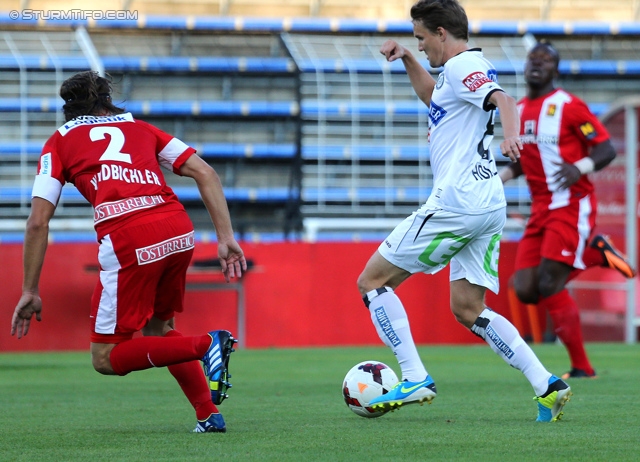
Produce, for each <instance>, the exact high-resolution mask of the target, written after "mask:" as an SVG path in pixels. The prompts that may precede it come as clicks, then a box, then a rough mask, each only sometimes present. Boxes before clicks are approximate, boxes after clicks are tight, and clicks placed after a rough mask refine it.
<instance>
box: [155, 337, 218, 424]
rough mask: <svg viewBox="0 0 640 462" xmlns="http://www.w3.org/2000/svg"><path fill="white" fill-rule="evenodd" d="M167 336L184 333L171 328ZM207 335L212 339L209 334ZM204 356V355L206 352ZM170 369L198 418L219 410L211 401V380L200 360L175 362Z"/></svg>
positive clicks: (204, 417) (202, 418)
mask: <svg viewBox="0 0 640 462" xmlns="http://www.w3.org/2000/svg"><path fill="white" fill-rule="evenodd" d="M167 337H173V338H176V337H182V334H181V333H180V332H178V331H177V330H171V331H169V332H167V334H166V335H165V336H164V338H167ZM207 337H208V338H209V339H210V337H209V336H208V335H207ZM210 342H211V340H209V343H210ZM208 347H209V345H208V344H207V348H208ZM205 352H206V350H205ZM202 356H204V353H203V354H202ZM168 369H169V372H171V375H173V377H174V378H175V379H176V381H177V382H178V384H179V385H180V388H182V392H183V393H184V395H185V396H186V397H187V399H188V400H189V402H190V403H191V405H192V406H193V408H194V409H195V411H196V418H197V419H198V420H205V419H207V418H208V417H209V416H210V415H211V414H213V413H214V412H216V413H217V412H218V408H217V407H216V405H215V404H213V402H212V401H211V391H210V390H209V382H208V380H207V379H206V377H205V376H204V372H203V371H202V366H201V365H200V361H188V362H186V363H181V364H174V365H172V366H169V367H168Z"/></svg>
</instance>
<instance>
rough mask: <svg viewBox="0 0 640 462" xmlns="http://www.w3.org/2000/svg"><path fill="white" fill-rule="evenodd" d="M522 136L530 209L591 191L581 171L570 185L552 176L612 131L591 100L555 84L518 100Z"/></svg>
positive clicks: (554, 206)
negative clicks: (592, 107) (549, 89)
mask: <svg viewBox="0 0 640 462" xmlns="http://www.w3.org/2000/svg"><path fill="white" fill-rule="evenodd" d="M518 110H519V112H520V124H521V125H520V136H521V139H522V143H523V145H524V149H523V150H522V152H521V156H520V164H521V165H522V170H523V172H524V174H525V176H526V179H527V182H528V184H529V189H530V191H531V196H532V201H533V202H532V207H531V209H532V213H533V212H539V211H543V210H553V209H558V208H560V207H565V206H567V205H569V204H575V203H577V202H578V201H579V200H580V199H581V198H583V197H585V196H586V195H588V194H591V193H592V192H593V185H592V184H591V182H590V181H589V179H588V178H587V175H582V177H580V179H579V180H578V181H577V182H576V183H575V184H573V185H572V186H571V187H570V188H569V189H565V190H559V189H558V184H557V183H556V182H554V181H553V177H554V175H555V173H556V172H557V171H558V170H559V166H558V164H559V163H562V162H569V163H573V162H575V161H577V160H579V159H582V158H583V157H586V156H588V155H589V148H590V147H591V146H594V145H596V144H599V143H601V142H603V141H606V140H607V139H609V134H608V133H607V130H606V129H605V128H604V126H603V125H602V124H601V123H600V121H599V120H598V118H597V117H596V116H595V115H594V114H593V113H592V112H591V111H590V110H589V108H588V107H587V105H586V104H585V103H584V102H583V101H582V100H580V99H579V98H577V97H576V96H574V95H572V94H570V93H567V92H566V91H564V90H562V89H556V90H554V91H553V92H551V93H549V94H548V95H545V96H543V97H540V98H536V99H529V98H523V99H522V100H520V101H519V102H518Z"/></svg>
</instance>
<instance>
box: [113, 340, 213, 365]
mask: <svg viewBox="0 0 640 462" xmlns="http://www.w3.org/2000/svg"><path fill="white" fill-rule="evenodd" d="M209 345H211V337H209V335H208V334H205V335H202V336H198V337H182V336H175V335H174V336H165V337H138V338H134V339H131V340H127V341H125V342H122V343H119V344H118V345H116V346H115V347H114V348H113V350H111V356H110V358H109V359H110V360H111V367H112V368H113V371H114V372H115V373H116V374H118V375H126V374H128V373H129V372H133V371H141V370H144V369H149V368H151V367H164V366H170V365H172V364H178V363H184V362H186V361H193V360H195V359H198V360H199V359H201V358H202V357H203V356H204V354H205V353H206V352H207V349H208V348H209Z"/></svg>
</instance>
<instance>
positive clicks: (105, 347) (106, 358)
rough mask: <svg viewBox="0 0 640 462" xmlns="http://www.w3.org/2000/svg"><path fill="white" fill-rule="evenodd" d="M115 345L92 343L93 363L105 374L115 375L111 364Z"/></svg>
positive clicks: (99, 371)
mask: <svg viewBox="0 0 640 462" xmlns="http://www.w3.org/2000/svg"><path fill="white" fill-rule="evenodd" d="M115 346H116V345H115V344H113V345H111V344H97V343H92V344H91V364H92V365H93V368H94V369H95V370H96V372H98V373H100V374H103V375H115V372H114V371H113V367H112V366H111V350H113V348H114V347H115Z"/></svg>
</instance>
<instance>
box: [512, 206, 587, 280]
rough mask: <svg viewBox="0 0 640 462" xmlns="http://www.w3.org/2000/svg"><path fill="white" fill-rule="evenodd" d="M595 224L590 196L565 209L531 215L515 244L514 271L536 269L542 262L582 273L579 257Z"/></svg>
mask: <svg viewBox="0 0 640 462" xmlns="http://www.w3.org/2000/svg"><path fill="white" fill-rule="evenodd" d="M595 222H596V199H595V196H594V195H590V196H586V197H584V198H582V199H581V200H580V201H579V202H577V203H575V204H570V205H569V206H567V207H561V208H559V209H555V210H544V211H542V212H534V213H533V214H532V215H531V217H530V218H529V221H528V222H527V227H526V229H525V231H524V235H523V236H522V240H521V241H520V243H519V244H518V250H517V253H516V264H515V270H516V271H519V270H522V269H525V268H531V267H535V266H538V265H540V261H541V260H542V258H546V259H548V260H554V261H558V262H561V263H565V264H567V265H569V266H572V267H574V268H577V269H585V264H584V262H583V261H582V256H583V253H584V248H585V246H586V245H587V240H588V238H589V236H590V234H591V231H592V230H593V228H594V226H595Z"/></svg>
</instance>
